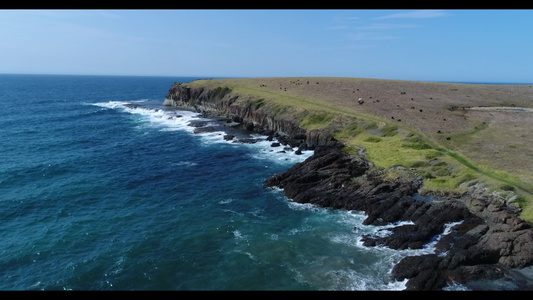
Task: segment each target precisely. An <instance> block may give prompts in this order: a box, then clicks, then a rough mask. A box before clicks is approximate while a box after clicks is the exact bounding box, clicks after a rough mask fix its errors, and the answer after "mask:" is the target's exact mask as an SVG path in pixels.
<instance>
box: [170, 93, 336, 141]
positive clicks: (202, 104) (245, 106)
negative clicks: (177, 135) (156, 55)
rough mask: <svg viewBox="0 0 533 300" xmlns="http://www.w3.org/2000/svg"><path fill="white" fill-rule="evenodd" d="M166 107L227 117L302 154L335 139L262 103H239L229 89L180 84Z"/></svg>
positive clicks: (251, 100)
mask: <svg viewBox="0 0 533 300" xmlns="http://www.w3.org/2000/svg"><path fill="white" fill-rule="evenodd" d="M238 100H239V101H238ZM163 105H167V106H173V107H179V108H183V109H189V110H193V111H196V112H200V113H202V114H203V115H204V116H205V117H226V118H227V119H228V120H231V121H232V122H234V123H239V124H240V125H241V126H242V127H243V128H246V129H247V130H249V131H254V132H257V133H260V134H265V135H276V138H277V139H278V140H279V141H280V142H281V143H283V144H288V145H290V146H291V147H298V148H300V149H301V150H313V149H315V147H316V146H319V145H325V144H327V143H328V142H329V141H331V140H332V139H333V137H332V136H331V135H330V134H328V133H325V132H320V131H307V130H305V129H304V128H301V127H299V126H298V123H297V121H296V120H287V119H285V118H283V117H282V116H278V117H276V116H274V115H273V113H272V112H271V111H269V110H267V109H265V108H264V107H263V106H262V102H261V101H254V99H239V96H236V95H232V94H231V90H230V89H228V88H220V87H219V88H215V89H208V88H203V87H199V88H189V87H187V86H185V85H183V84H180V83H176V84H174V85H173V86H172V87H171V88H170V90H169V91H168V93H167V95H166V96H165V101H164V102H163Z"/></svg>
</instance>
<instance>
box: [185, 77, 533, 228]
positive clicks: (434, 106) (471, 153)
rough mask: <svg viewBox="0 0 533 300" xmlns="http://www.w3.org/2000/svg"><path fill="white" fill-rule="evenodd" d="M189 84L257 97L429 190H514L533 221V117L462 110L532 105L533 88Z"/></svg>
mask: <svg viewBox="0 0 533 300" xmlns="http://www.w3.org/2000/svg"><path fill="white" fill-rule="evenodd" d="M188 85H189V86H195V85H202V86H210V87H218V86H227V87H229V88H231V89H232V93H234V94H239V95H243V96H244V95H247V96H250V97H249V99H255V100H250V101H258V100H260V101H261V103H262V105H263V106H262V107H261V109H269V110H270V111H271V112H272V113H273V114H275V115H277V116H278V117H283V118H290V119H294V120H298V122H299V123H300V125H301V126H302V127H304V128H306V129H307V130H316V129H321V130H330V131H331V132H334V133H335V136H336V138H337V139H339V140H341V141H343V142H345V143H346V144H347V145H349V146H351V147H352V148H354V149H355V148H358V147H359V146H363V147H365V149H366V153H367V155H368V157H369V159H370V160H371V161H372V162H373V163H374V164H375V165H376V166H378V167H381V168H388V167H391V166H394V165H403V166H406V167H411V168H415V169H416V170H417V171H418V172H420V174H422V175H423V176H424V178H425V183H424V187H423V189H424V190H427V191H440V190H443V191H459V190H462V189H465V188H467V187H468V185H469V184H472V183H475V182H477V181H482V182H484V183H486V185H487V187H489V188H490V189H491V190H513V191H514V192H516V193H517V194H518V195H519V200H520V201H519V202H520V204H521V205H522V207H523V208H524V210H523V213H522V217H523V218H524V219H526V220H528V221H533V205H526V204H529V203H531V202H532V201H533V171H532V170H533V169H532V166H531V162H530V160H528V158H531V157H533V152H532V151H531V150H529V147H528V145H529V142H530V141H531V142H533V135H532V134H531V133H529V130H528V128H529V127H528V125H533V124H532V123H533V121H531V120H530V119H533V118H531V117H530V116H531V113H522V112H520V113H509V112H505V113H501V112H477V111H469V110H463V109H461V107H474V106H520V107H531V105H533V103H531V101H530V95H531V93H532V92H531V91H533V88H532V87H531V86H494V85H492V86H485V85H464V84H452V83H427V82H409V81H394V80H377V79H361V78H323V77H321V78H249V79H213V80H202V81H196V82H192V83H190V84H188ZM360 98H361V99H362V100H364V103H363V104H359V103H358V101H357V100H358V99H360ZM240 99H241V100H240V101H246V100H243V99H247V97H241V98H240ZM452 108H458V109H452Z"/></svg>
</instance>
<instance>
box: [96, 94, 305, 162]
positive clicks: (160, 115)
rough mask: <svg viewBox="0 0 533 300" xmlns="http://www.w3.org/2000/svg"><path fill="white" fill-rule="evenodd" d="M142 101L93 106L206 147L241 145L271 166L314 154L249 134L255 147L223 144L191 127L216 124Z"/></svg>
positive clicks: (217, 134) (219, 134) (216, 135)
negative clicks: (180, 133) (131, 116)
mask: <svg viewBox="0 0 533 300" xmlns="http://www.w3.org/2000/svg"><path fill="white" fill-rule="evenodd" d="M143 102H145V100H138V101H109V102H100V103H93V104H92V105H95V106H99V107H102V108H106V109H115V110H121V111H124V112H127V113H130V114H136V115H139V116H141V118H142V119H143V120H144V121H146V122H147V123H148V124H151V125H153V126H156V127H159V129H160V130H162V131H186V132H189V133H191V134H195V135H196V136H198V137H199V138H200V139H201V140H202V142H203V143H204V144H206V145H211V144H216V143H225V144H234V145H241V146H243V147H249V148H252V149H253V150H254V151H253V154H251V156H252V157H253V158H255V159H264V160H268V161H269V163H270V162H276V163H282V164H287V165H292V164H295V163H297V162H302V161H304V160H305V159H306V158H308V157H309V156H311V155H312V154H313V151H302V153H301V154H296V150H297V149H294V148H290V149H284V148H285V147H284V146H280V147H272V143H274V142H277V141H276V140H273V141H267V140H266V136H261V135H258V134H252V135H251V138H252V139H254V140H255V141H256V142H255V143H242V142H239V141H238V140H225V139H224V136H225V135H226V133H225V132H224V131H221V130H215V131H212V132H201V133H194V131H195V129H196V127H194V126H191V122H195V121H201V122H205V124H204V126H206V127H208V126H217V125H219V124H217V123H216V122H215V121H213V120H210V119H205V118H202V117H201V115H200V114H199V113H196V112H191V111H180V110H165V109H160V108H150V107H145V106H142V105H137V104H138V103H143Z"/></svg>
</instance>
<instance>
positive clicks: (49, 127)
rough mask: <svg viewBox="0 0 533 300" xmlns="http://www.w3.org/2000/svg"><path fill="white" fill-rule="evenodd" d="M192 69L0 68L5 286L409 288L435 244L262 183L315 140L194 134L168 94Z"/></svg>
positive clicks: (188, 116)
mask: <svg viewBox="0 0 533 300" xmlns="http://www.w3.org/2000/svg"><path fill="white" fill-rule="evenodd" d="M193 79H195V78H192V77H191V78H185V77H182V78H179V77H177V78H174V77H118V76H60V75H0V107H1V112H2V115H1V116H0V128H1V131H0V140H1V141H2V144H1V152H0V155H1V156H0V158H1V159H0V205H1V206H0V220H1V221H0V232H1V233H2V238H1V239H0V254H1V255H0V270H2V276H1V277H0V290H401V289H404V288H405V283H404V282H394V281H391V280H390V276H389V272H390V270H391V269H392V267H393V266H394V264H396V263H397V262H398V261H399V260H400V259H401V258H402V257H404V256H406V255H414V254H419V253H428V252H431V251H432V248H431V246H428V248H426V249H422V250H417V251H393V250H390V249H386V248H379V247H377V248H366V247H363V246H362V245H361V243H360V238H361V236H362V235H363V234H368V233H370V234H371V233H374V232H376V231H377V229H379V228H376V227H373V226H363V225H361V224H362V221H363V220H364V218H365V216H364V215H363V214H362V213H360V212H352V211H334V210H329V209H323V208H317V207H313V206H310V205H301V204H296V203H293V202H291V201H290V199H287V198H286V197H284V196H283V193H282V191H280V190H277V189H270V188H265V187H263V185H262V184H263V181H264V180H265V179H266V178H267V177H268V176H270V175H272V174H274V173H277V172H281V171H284V170H286V169H287V168H289V167H290V166H292V165H293V164H294V163H297V162H300V161H303V160H304V159H305V158H306V157H308V156H310V155H312V153H311V152H304V154H303V155H296V154H294V152H293V151H286V152H285V153H278V150H277V149H276V150H274V149H273V148H272V147H270V142H258V143H255V144H239V143H233V142H229V141H224V139H223V138H222V137H223V133H222V132H220V131H215V132H212V133H205V134H194V133H193V128H192V127H191V126H189V125H188V124H189V122H190V121H191V120H197V119H199V116H198V115H197V114H195V113H192V112H186V111H177V110H173V109H169V108H166V107H163V106H162V103H163V100H164V96H165V95H166V93H167V91H168V89H169V88H170V86H171V85H172V84H173V83H174V82H188V81H191V80H193ZM127 104H136V105H138V107H137V108H131V107H128V106H127ZM255 137H256V138H262V137H260V136H255ZM390 226H395V225H394V224H392V225H390ZM354 227H357V228H358V230H357V231H355V230H354Z"/></svg>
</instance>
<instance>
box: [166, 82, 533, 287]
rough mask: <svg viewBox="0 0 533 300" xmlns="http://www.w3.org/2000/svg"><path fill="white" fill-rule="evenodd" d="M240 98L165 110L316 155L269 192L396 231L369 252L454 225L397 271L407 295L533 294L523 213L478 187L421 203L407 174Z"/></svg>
mask: <svg viewBox="0 0 533 300" xmlns="http://www.w3.org/2000/svg"><path fill="white" fill-rule="evenodd" d="M243 98H246V97H244V96H239V95H236V94H233V93H232V91H231V90H230V89H229V88H226V87H216V88H207V87H194V88H191V87H188V86H187V85H186V84H174V85H173V86H172V87H171V88H170V90H169V92H168V93H167V95H166V97H165V102H164V105H167V106H173V107H178V108H181V109H189V110H194V111H197V112H201V113H202V114H203V115H204V116H206V117H223V118H225V119H227V120H228V122H232V123H234V124H237V125H239V126H241V127H243V128H245V129H246V130H248V131H253V132H257V133H261V134H265V135H268V136H276V138H277V139H278V140H279V141H281V142H282V143H285V144H289V145H291V146H292V147H299V148H300V149H311V150H314V154H313V155H312V156H311V157H309V158H308V159H307V160H306V161H304V162H302V163H298V164H296V165H294V166H293V167H291V168H290V169H288V170H287V171H286V172H283V173H280V174H273V175H272V176H271V177H270V178H268V179H267V180H266V181H265V182H264V185H265V186H268V187H274V186H276V187H280V188H282V189H283V191H284V193H285V195H286V196H287V197H289V198H290V199H292V200H293V201H296V202H299V203H312V204H315V205H318V206H321V207H330V208H335V209H348V210H359V211H364V212H365V213H366V215H367V218H366V219H365V221H364V222H365V224H372V225H385V224H389V223H395V222H400V221H404V222H409V225H403V226H398V227H395V228H394V229H393V230H392V232H391V234H389V235H380V236H366V237H364V241H363V242H364V244H365V245H366V246H369V247H372V246H377V245H382V246H387V247H390V248H392V249H406V248H411V249H420V248H422V247H424V245H426V244H428V243H429V242H431V241H432V240H433V239H434V238H435V237H436V236H439V235H440V234H442V233H443V231H444V229H445V227H446V226H448V225H449V224H455V225H454V226H453V227H452V228H451V231H450V233H449V234H447V235H445V236H442V238H440V239H439V240H438V242H437V245H436V249H437V250H436V252H435V253H434V254H428V255H423V256H416V257H414V256H413V257H406V258H404V259H403V260H402V261H400V262H399V263H398V264H397V265H396V266H395V267H394V269H393V271H392V274H391V276H392V277H393V279H395V280H400V281H401V280H404V279H408V282H407V284H406V287H407V289H408V290H440V289H442V288H443V287H445V286H447V285H448V284H452V283H453V282H457V283H465V282H467V281H469V280H476V279H495V278H502V277H508V278H512V280H514V281H516V282H517V285H518V286H520V285H523V286H522V288H530V287H531V286H530V285H529V284H530V283H529V282H527V280H523V281H522V280H521V279H520V278H519V276H517V273H516V272H515V269H520V268H524V267H528V266H531V265H532V264H533V243H532V242H533V228H532V226H531V224H529V223H528V222H525V221H523V220H522V219H520V218H519V217H518V213H519V211H518V208H517V207H516V206H510V205H507V203H506V202H505V201H501V199H498V198H497V197H496V196H494V195H489V194H486V193H483V192H480V191H479V190H477V189H476V188H475V186H474V187H472V188H471V189H469V190H468V191H467V192H465V193H461V194H449V193H448V194H440V195H438V197H429V198H423V199H421V198H420V197H418V196H417V192H418V190H419V188H420V186H421V185H422V180H423V179H422V177H420V176H418V175H417V174H414V173H412V172H410V170H409V169H407V168H402V167H395V168H391V169H388V170H378V169H377V168H375V167H374V166H373V164H372V163H371V162H370V161H368V160H367V158H366V156H365V153H364V151H359V152H357V153H354V152H353V151H346V149H345V147H344V145H343V144H342V143H341V142H339V141H336V140H335V139H334V138H333V135H332V133H331V132H328V131H327V130H311V131H308V130H305V129H304V128H301V127H300V126H299V123H298V121H297V120H294V119H287V118H284V117H283V115H282V114H277V113H276V111H273V110H268V109H261V108H262V107H263V108H264V105H265V103H264V102H263V101H262V100H261V99H253V98H247V99H243Z"/></svg>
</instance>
